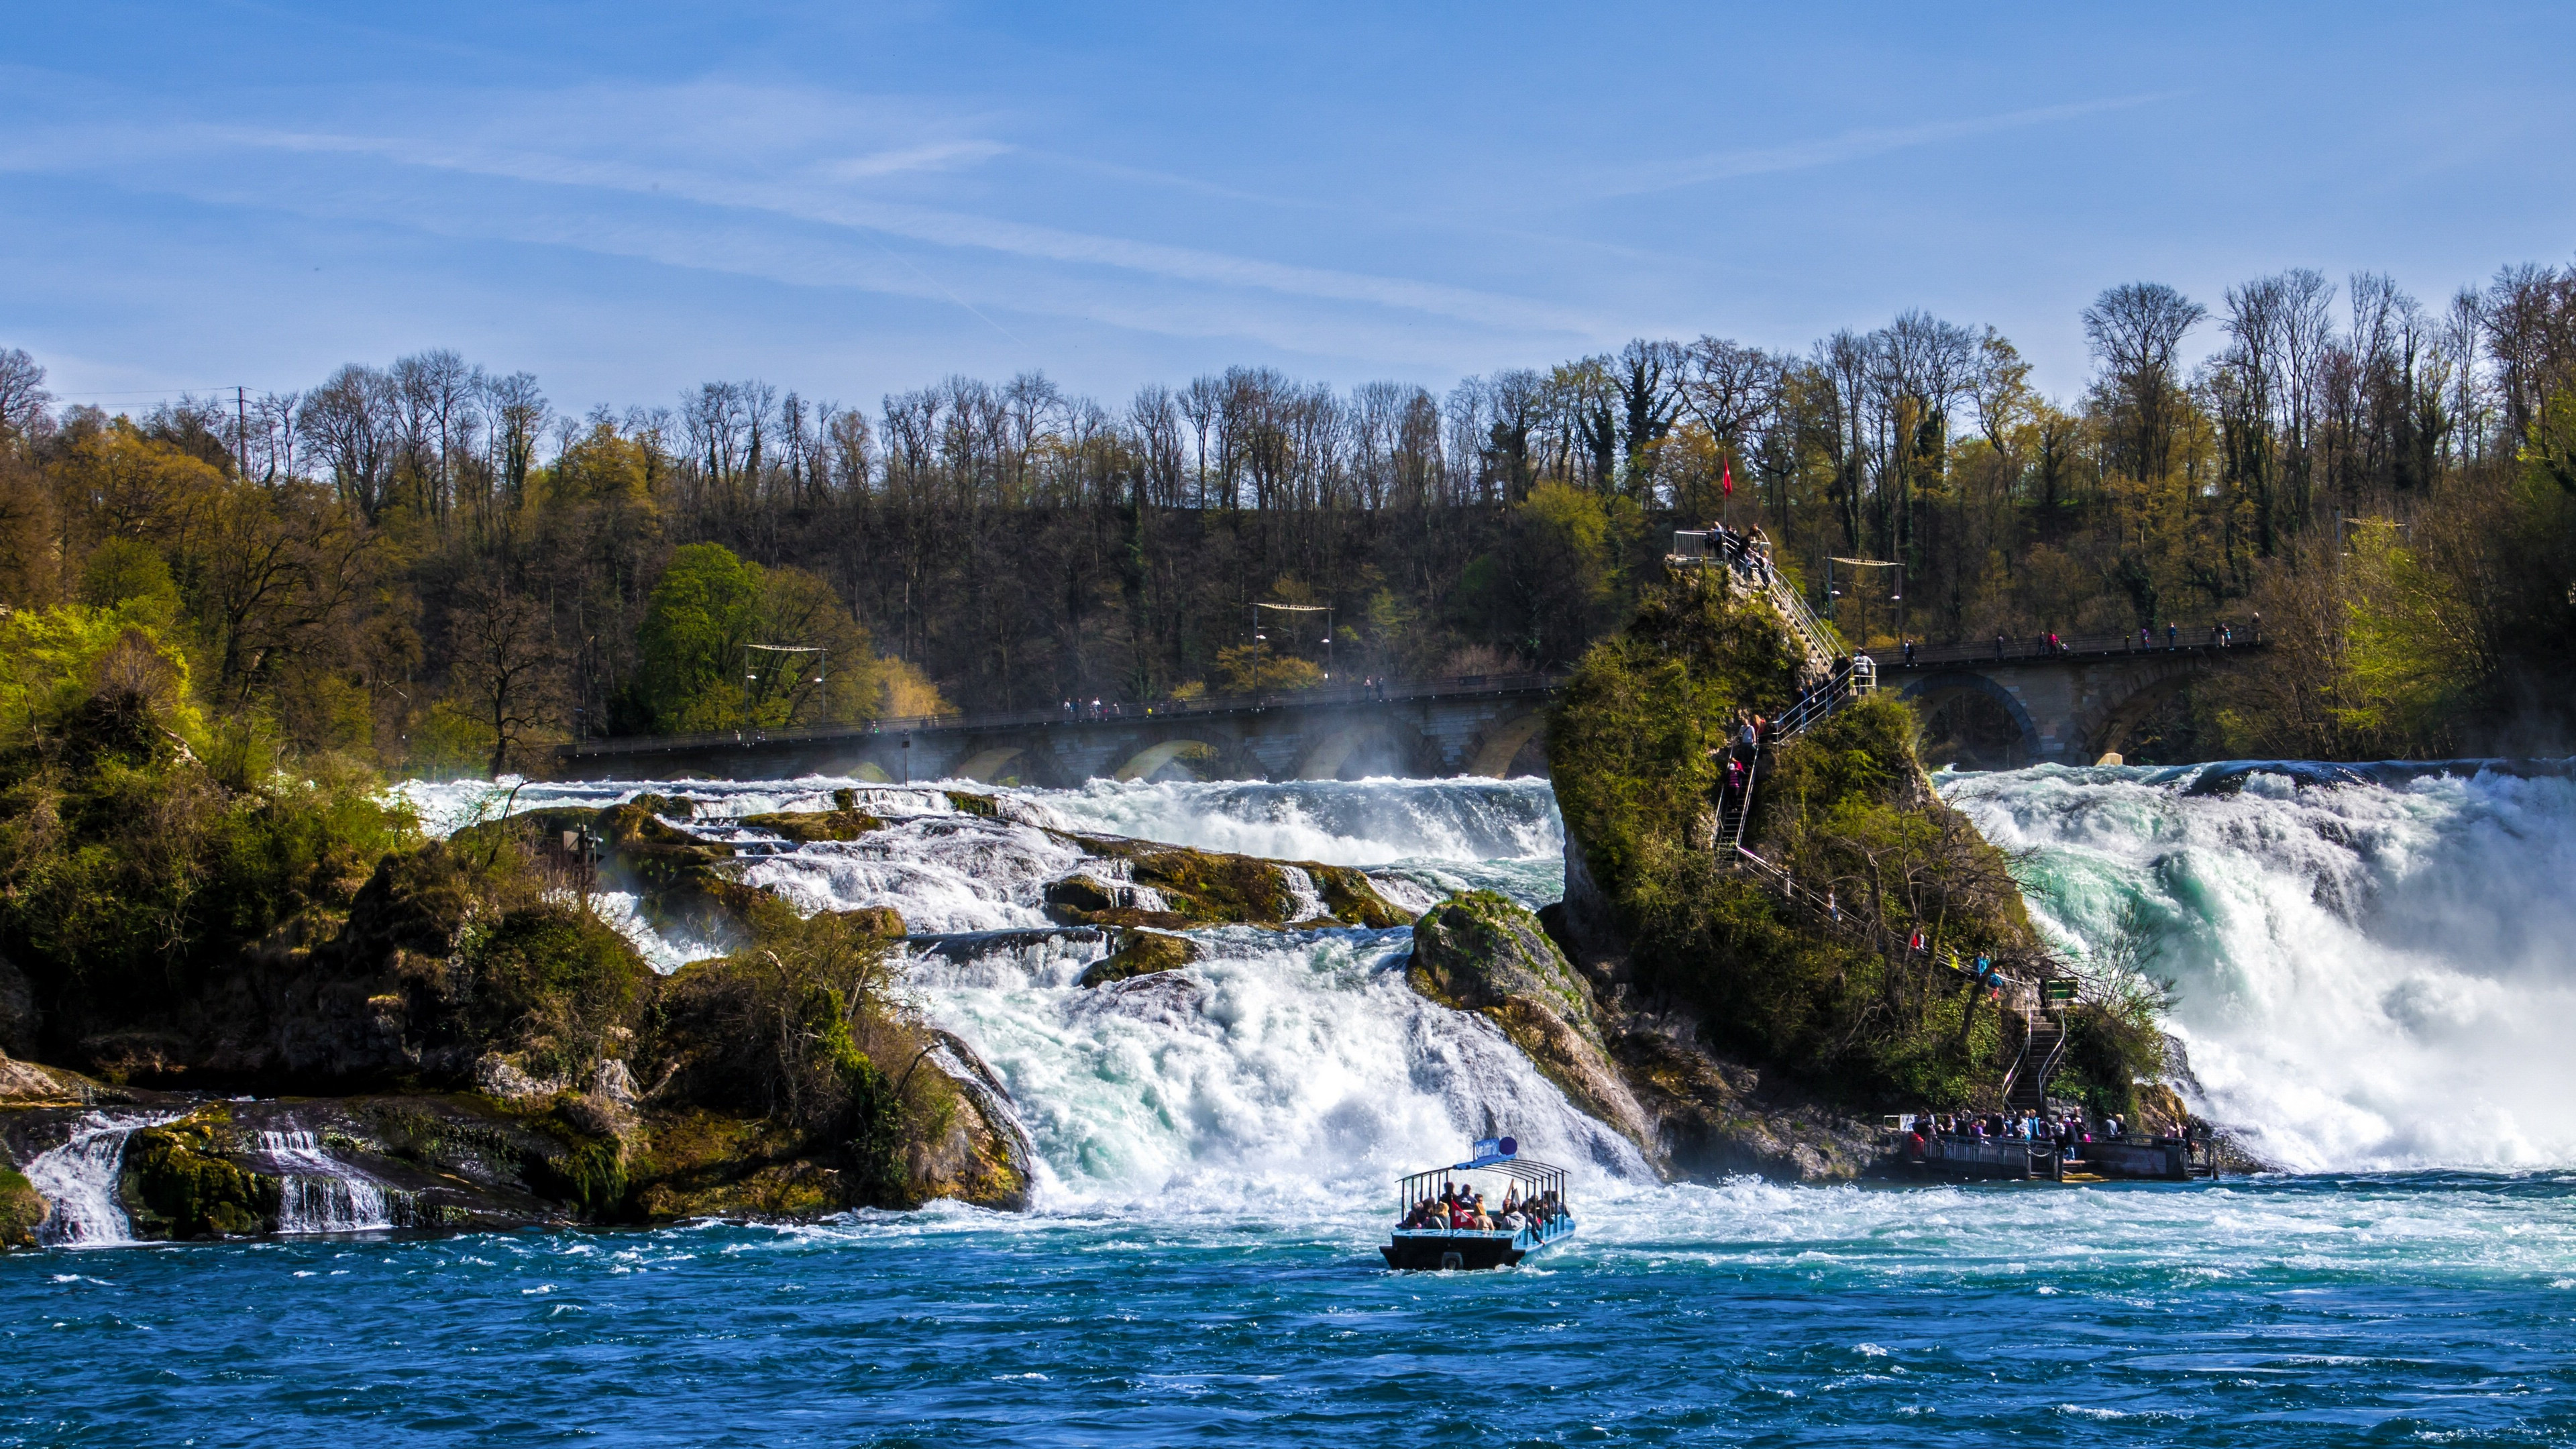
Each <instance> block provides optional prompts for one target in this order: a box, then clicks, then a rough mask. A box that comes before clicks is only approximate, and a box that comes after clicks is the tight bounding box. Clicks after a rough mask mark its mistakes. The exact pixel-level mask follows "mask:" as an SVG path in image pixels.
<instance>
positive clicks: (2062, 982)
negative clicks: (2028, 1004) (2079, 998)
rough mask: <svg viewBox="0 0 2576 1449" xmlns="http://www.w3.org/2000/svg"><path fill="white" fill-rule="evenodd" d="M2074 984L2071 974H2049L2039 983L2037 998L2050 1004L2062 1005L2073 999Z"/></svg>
mask: <svg viewBox="0 0 2576 1449" xmlns="http://www.w3.org/2000/svg"><path fill="white" fill-rule="evenodd" d="M2075 986H2076V981H2075V978H2074V977H2072V976H2051V977H2049V978H2048V979H2047V980H2045V981H2042V982H2041V983H2039V999H2040V1000H2041V1001H2044V1002H2046V1003H2048V1004H2049V1005H2050V1006H2062V1005H2064V1004H2066V1003H2067V1002H2070V1001H2073V1000H2074V999H2075Z"/></svg>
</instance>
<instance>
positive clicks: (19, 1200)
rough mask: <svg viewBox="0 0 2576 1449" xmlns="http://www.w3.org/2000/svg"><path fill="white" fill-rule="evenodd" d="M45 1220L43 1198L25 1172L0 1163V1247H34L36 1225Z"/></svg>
mask: <svg viewBox="0 0 2576 1449" xmlns="http://www.w3.org/2000/svg"><path fill="white" fill-rule="evenodd" d="M44 1220H45V1200H44V1198H43V1197H42V1196H40V1195H39V1194H38V1193H37V1191H36V1185H35V1184H34V1183H32V1182H29V1181H28V1180H27V1178H26V1175H25V1174H23V1173H21V1172H19V1171H18V1170H17V1169H16V1168H14V1167H11V1166H9V1165H8V1164H7V1163H5V1162H0V1249H7V1248H32V1247H34V1246H36V1227H37V1225H38V1224H40V1223H42V1222H43V1221H44Z"/></svg>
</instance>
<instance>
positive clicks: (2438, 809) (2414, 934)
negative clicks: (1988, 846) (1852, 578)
mask: <svg viewBox="0 0 2576 1449" xmlns="http://www.w3.org/2000/svg"><path fill="white" fill-rule="evenodd" d="M2240 781H2241V786H2240V785H2239V782H2240ZM2303 781H2304V782H2305V783H2303ZM1941 785H1942V789H1943V792H1944V793H1945V794H1946V795H1947V796H1948V798H1949V799H1950V800H1951V802H1952V803H1954V804H1956V805H1958V806H1959V807H1960V808H1961V809H1962V810H1964V811H1965V812H1966V813H1967V814H1968V815H1969V817H1970V818H1971V819H1973V820H1975V821H1976V822H1977V824H1978V826H1979V827H1980V828H1981V829H1982V830H1984V832H1985V833H1986V835H1987V836H1988V838H1990V839H1992V840H1993V841H1994V842H1995V843H1996V844H1998V845H2000V846H2003V847H2004V848H2005V849H2007V850H2014V851H2029V852H2032V854H2031V855H2030V857H2029V868H2028V870H2027V872H2026V879H2025V881H2024V884H2025V887H2026V888H2027V890H2028V892H2029V894H2030V897H2031V906H2032V911H2033V915H2034V917H2035V918H2037V919H2038V920H2039V922H2040V924H2041V925H2042V927H2043V929H2046V930H2048V931H2050V932H2051V933H2052V934H2054V935H2056V936H2057V937H2058V938H2059V939H2061V940H2062V941H2065V942H2067V943H2069V944H2070V946H2071V947H2072V949H2073V950H2075V951H2077V952H2079V953H2082V954H2086V955H2089V956H2090V957H2091V958H2092V959H2094V960H2095V961H2097V962H2098V961H2100V960H2101V959H2102V958H2103V957H2104V956H2105V955H2106V954H2107V953H2111V952H2114V951H2116V950H2117V949H2118V948H2119V947H2120V946H2121V945H2122V944H2123V943H2124V939H2125V943H2126V944H2127V945H2128V946H2129V947H2130V948H2131V949H2132V950H2135V951H2137V952H2138V953H2140V954H2141V955H2142V957H2143V959H2144V964H2145V966H2146V969H2148V970H2149V971H2151V972H2152V973H2154V974H2156V975H2159V976H2164V977H2169V978H2171V979H2172V980H2173V981H2174V982H2175V983H2176V998H2175V1002H2174V1007H2173V1011H2172V1016H2171V1025H2172V1029H2173V1032H2174V1034H2175V1035H2176V1036H2177V1037H2178V1038H2179V1039H2181V1040H2182V1041H2183V1042H2184V1043H2185V1045H2186V1046H2187V1048H2188V1051H2189V1056H2190V1065H2191V1067H2192V1069H2193V1070H2194V1072H2195V1073H2196V1074H2197V1077H2198V1080H2199V1084H2200V1086H2199V1090H2200V1093H2201V1095H2202V1096H2203V1098H2204V1102H2205V1108H2206V1111H2207V1112H2208V1114H2209V1115H2210V1116H2211V1117H2213V1118H2214V1119H2216V1120H2218V1121H2221V1122H2224V1123H2227V1124H2230V1125H2232V1126H2235V1127H2237V1128H2238V1129H2240V1130H2242V1131H2244V1132H2246V1133H2247V1134H2249V1135H2250V1136H2251V1138H2252V1139H2253V1141H2254V1143H2255V1144H2256V1145H2257V1147H2258V1148H2259V1149H2260V1150H2261V1151H2263V1152H2264V1153H2265V1154H2266V1155H2268V1156H2269V1157H2271V1158H2272V1159H2273V1160H2275V1161H2277V1162H2279V1163H2281V1164H2282V1165H2284V1166H2287V1167H2291V1168H2296V1169H2302V1170H2318V1169H2385V1168H2417V1167H2436V1166H2468V1167H2508V1168H2515V1167H2534V1166H2545V1165H2556V1164H2564V1163H2567V1162H2570V1161H2576V1112H2571V1110H2570V1106H2569V1104H2570V1103H2571V1101H2576V1052H2570V1051H2569V1050H2568V1048H2567V1043H2568V1042H2569V1041H2570V1040H2571V1033H2576V892H2571V890H2570V886H2571V883H2576V781H2571V780H2570V779H2569V778H2567V777H2566V776H2565V775H2563V774H2538V775H2534V776H2531V777H2527V778H2526V777H2523V776H2520V775H2517V774H2513V773H2507V772H2503V771H2498V770H2484V771H2475V770H2461V771H2459V772H2457V773H2451V774H2434V775H2421V776H2412V777H2410V775H2409V774H2406V773H2401V772H2394V771H2336V770H2319V769H2316V768H2314V767H2272V768H2263V767H2252V768H2249V767H2244V766H2205V767H2197V768H2190V769H2169V770H2158V769H2143V768H2128V769H2120V768H2098V767H2097V768H2091V769H2067V768H2064V767H2059V766H2042V767H2039V768H2036V769H2029V770H2019V771H2013V772H2009V773H2003V774H1977V775H1951V776H1945V777H1943V779H1942V781H1941Z"/></svg>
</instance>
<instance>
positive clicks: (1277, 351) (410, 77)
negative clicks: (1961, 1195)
mask: <svg viewBox="0 0 2576 1449" xmlns="http://www.w3.org/2000/svg"><path fill="white" fill-rule="evenodd" d="M1397 8H1398V7H1387V6H1383V5H1375V6H1366V5H1360V6H1347V7H1341V6H1320V5H1319V6H1260V7H1256V6H1177V5H1175V6H1168V7H1146V6H1107V5H1104V6H1094V7H1073V6H1059V7H1037V6H949V5H931V4H879V5H856V6H853V5H847V4H843V5H834V6H820V5H818V6H811V7H807V6H800V5H792V4H735V5H689V6H677V5H659V4H650V3H632V4H620V5H613V6H612V5H600V6H595V7H566V6H557V7H526V6H517V5H479V4H472V3H465V4H451V5H442V6H434V7H433V6H424V5H408V4H382V5H377V6H373V7H357V6H349V5H345V4H343V5H333V6H321V5H301V4H238V3H226V0H213V3H192V4H189V5H186V6H179V5H132V4H123V3H117V0H92V3H83V4H80V5H54V6H45V7H41V8H39V7H29V8H28V9H27V10H26V11H24V12H22V13H19V14H16V15H14V16H13V17H12V20H11V26H10V44H9V45H8V46H7V48H6V49H5V50H0V217H5V224H0V346H23V347H26V348H27V349H28V350H30V351H31V352H33V353H35V354H36V355H37V357H38V359H39V360H40V361H42V362H44V363H46V364H47V365H48V366H49V367H50V368H51V370H52V379H53V386H54V388H55V390H56V391H57V392H58V393H60V394H62V395H64V396H65V397H67V398H76V399H81V400H95V401H99V402H101V403H104V404H106V405H108V406H110V407H125V406H139V405H144V404H148V402H149V401H150V399H151V396H152V395H153V394H155V393H158V392H165V391H176V390H179V389H199V390H210V389H213V388H216V387H228V386H230V385H231V384H234V383H243V384H247V385H249V386H251V387H254V388H280V389H283V388H294V387H302V386H307V385H309V384H311V383H312V382H314V381H317V380H319V379H320V378H321V377H322V376H323V375H324V374H326V373H327V372H328V371H330V370H331V369H332V368H334V367H336V366H337V365H338V364H340V363H342V362H345V361H370V362H379V363H381V362H385V361H388V360H390V359H391V358H392V357H394V356H395V355H397V354H399V353H402V352H406V351H413V350H418V349H421V348H425V347H434V346H447V347H454V348H456V349H458V350H459V351H461V352H463V353H464V354H465V355H466V356H467V357H469V358H470V359H472V360H474V361H477V362H481V363H483V364H485V365H486V366H489V367H494V368H498V369H501V370H505V371H507V370H516V369H520V368H525V369H528V370H531V371H534V372H535V373H537V374H538V375H539V378H540V379H541V381H542V383H543V384H544V386H545V388H546V390H547V392H548V394H549V395H550V396H551V397H552V398H553V399H554V400H555V402H556V403H557V404H558V406H564V407H568V408H573V409H580V408H585V407H587V406H589V405H591V404H593V403H597V402H603V401H604V402H613V403H618V404H625V403H630V402H647V403H655V402H669V401H671V400H672V399H673V398H674V397H675V396H676V395H677V394H678V392H679V391H680V390H681V389H682V388H684V387H688V386H690V385H692V384H694V383H696V382H698V381H701V380H705V379H710V378H740V377H759V378H763V379H766V380H768V381H771V382H773V383H776V384H779V385H780V386H781V387H793V388H797V389H801V390H802V391H804V392H805V393H806V394H807V395H808V396H811V397H820V398H830V399H838V400H842V401H847V402H856V403H863V404H867V405H870V406H873V405H874V403H875V402H876V400H877V398H878V397H879V396H880V395H881V394H883V393H885V392H887V391H889V390H899V389H903V388H908V387H913V386H917V385H920V384H922V383H925V382H928V381H931V380H933V379H935V378H937V377H939V376H941V375H944V374H946V373H950V372H966V373H973V374H979V375H984V376H990V377H1001V376H1007V375H1008V374H1010V373H1012V372H1015V371H1019V370H1023V369H1031V368H1035V369H1041V370H1044V371H1045V372H1047V373H1048V374H1050V375H1051V376H1053V377H1055V378H1056V379H1057V380H1058V381H1060V382H1062V383H1063V384H1065V385H1066V386H1067V387H1069V388H1072V389H1075V390H1078V391H1083V392H1088V393H1091V394H1094V395H1096V396H1099V397H1101V398H1102V399H1104V400H1105V401H1108V402H1111V403H1112V404H1115V403H1116V402H1118V401H1120V400H1123V399H1124V398H1125V397H1126V396H1127V395H1128V394H1129V393H1130V392H1132V390H1133V389H1134V388H1135V387H1136V386H1137V385H1138V384H1140V383H1143V382H1147V381H1154V380H1168V381H1178V380H1184V379H1186V378H1187V377H1188V376H1189V375H1191V374H1193V373H1196V372H1201V371H1208V370H1214V369H1218V368H1222V367H1224V366H1226V365H1228V364H1231V363H1238V362H1240V363H1252V364H1267V365H1271V366H1276V367H1279V368H1282V369H1284V370H1286V371H1288V372H1290V373H1292V374H1294V375H1298V376H1301V377H1309V378H1320V379H1325V380H1329V381H1331V382H1334V383H1337V384H1342V385H1348V384H1352V383H1357V382H1361V381H1366V380H1368V379H1371V378H1378V377H1392V378H1398V379H1403V380H1408V381H1417V382H1421V383H1425V384H1428V385H1430V386H1433V387H1435V388H1445V387H1446V386H1447V385H1448V384H1449V383H1451V382H1453V381H1454V380H1456V379H1457V378H1458V377H1460V376H1462V375H1464V374H1467V373H1474V372H1490V371H1493V370H1496V369H1499V368H1505V367H1513V366H1544V365H1546V364H1548V363H1550V362H1552V361H1556V360H1560V359H1563V358H1567V357H1571V356H1576V355H1580V354H1582V353H1585V352H1588V351H1593V350H1598V349H1603V348H1611V347H1616V346H1617V345H1618V344H1620V343H1621V342H1623V341H1625V340H1626V339H1628V338H1630V337H1633V336H1639V335H1649V336H1675V337H1690V336H1696V335H1698V334H1700V333H1703V332H1713V333H1717V334H1719V335H1722V336H1730V337H1734V338H1737V339H1738V340H1741V341H1746V342H1754V343H1760V344H1762V345H1766V346H1773V347H1791V348H1803V347H1805V346H1806V345H1807V344H1808V343H1810V342H1811V341H1813V340H1814V339H1815V338H1817V337H1819V336H1821V335H1823V334H1825V333H1827V332H1829V331H1831V330H1833V329H1834V328H1836V327H1841V326H1853V327H1861V328H1867V327H1871V326H1876V325H1879V324H1881V323H1883V322H1885V321H1886V320H1887V319H1888V318H1889V317H1891V316H1893V315H1894V314H1895V313H1896V312H1897V311H1899V310H1901V309H1903V308H1906V307H1915V306H1919V307H1925V308H1929V309H1930V310H1932V311H1934V312H1936V313H1938V314H1940V315H1942V316H1945V317H1950V318H1954V319H1957V320H1960V321H1965V322H1971V323H1987V322H1991V323H1993V324H1995V325H1997V326H1999V327H2001V328H2002V329H2003V330H2004V331H2005V332H2006V333H2007V334H2008V335H2010V336H2011V337H2013V338H2014V339H2015V340H2016V341H2017V342H2019V343H2020V344H2021V346H2022V347H2023V349H2024V351H2025V352H2026V353H2027V354H2029V355H2030V356H2031V357H2032V358H2033V360H2034V361H2035V362H2036V363H2037V364H2038V366H2039V379H2040V381H2041V382H2042V383H2043V385H2045V386H2046V387H2047V388H2048V389H2049V390H2051V391H2053V392H2056V393H2059V394H2067V393H2071V392H2073V391H2074V390H2076V389H2077V388H2079V387H2080V386H2081V385H2082V383H2083V380H2084V377H2085V372H2086V359H2085V357H2084V353H2083V344H2082V336H2081V332H2080V329H2079V327H2078V325H2077V321H2076V314H2077V313H2078V311H2079V310H2080V309H2081V308H2082V307H2083V305H2084V303H2085V302H2086V301H2087V300H2088V299H2089V298H2090V297H2092V296H2093V295H2094V294H2095V293H2096V292H2098V291H2099V290H2100V289H2102V288H2103V287H2105V286H2108V285H2111V284H2114V283H2118V282H2124V281H2132V280H2138V279H2152V280H2158V281H2164V282H2168V283H2171V284H2173V285H2175V286H2178V287H2180V288H2182V289H2183V290H2184V291H2185V292H2187V293H2189V294H2190V295H2192V296H2194V297H2196V298H2198V299H2200V300H2202V301H2204V302H2208V303H2212V304H2215V303H2216V302H2217V301H2218V298H2219V294H2220V292H2221V291H2222V290H2223V289H2224V288H2225V287H2226V286H2227V285H2228V284H2230V283H2232V282H2237V281H2241V280H2244V279H2245V278H2247V277H2250V276H2254V275H2258V274H2260V273H2263V272H2267V271H2271V270H2275V269H2278V268H2281V267H2284V266H2293V265H2302V266H2314V267H2317V268H2320V269H2321V270H2323V271H2325V272H2326V273H2327V274H2328V275H2329V276H2332V277H2336V278H2338V279H2339V278H2341V277H2342V276H2343V275H2344V274H2345V273H2347V272H2350V271H2352V270H2354V269H2357V268H2369V269H2374V270H2384V271H2388V272H2391V273H2393V274H2394V275H2395V276H2396V278H2397V279H2398V281H2399V282H2400V283H2401V284H2402V285H2404V286H2405V287H2407V288H2409V289H2410V290H2412V291H2414V292H2415V293H2416V294H2417V295H2418V296H2420V297H2421V298H2423V300H2425V301H2426V302H2427V303H2428V304H2433V305H2438V304H2440V303H2441V302H2442V301H2444V300H2445V299H2446V298H2447V296H2448V294H2449V293H2450V292H2451V291H2452V290H2453V289H2454V288H2456V287H2458V286H2459V285H2461V284H2463V283H2477V282H2482V281H2484V280H2485V279H2486V278H2487V277H2488V276H2489V275H2491V274H2492V273H2493V271H2494V270H2495V268H2496V267H2497V266H2498V265H2499V264H2502V263H2505V262H2512V261H2524V260H2534V261H2544V262H2551V263H2560V262H2565V261H2567V260H2569V259H2570V257H2571V255H2576V174H2571V173H2576V145H2571V144H2570V143H2571V141H2576V105H2571V104H2570V101H2571V99H2576V97H2571V94H2570V89H2571V88H2570V84H2569V82H2568V80H2567V78H2566V77H2567V71H2566V66H2565V62H2566V57H2567V56H2568V55H2569V54H2571V53H2576V44H2571V42H2576V9H2570V8H2569V7H2565V6H2557V7H2544V6H2539V5H2477V4H2455V5H2447V6H2441V7H2433V6H2408V7H2397V6H2374V5H2352V4H2346V5H2335V6H2327V5H2314V6H2286V5H2284V6H2260V7H2257V6H2219V5H2165V6H2157V7H2111V6H2100V5H2065V4H2054V5H2027V6H2009V5H1988V6H1920V5H1896V4H1885V3H1879V4H1831V3H1827V4H1810V5H1804V6H1798V7H1761V8H1753V7H1733V6H1723V5H1695V6H1676V7H1670V8H1657V7H1626V8H1614V7H1608V6H1598V5H1585V6H1576V5H1556V6H1546V7H1539V6H1510V5H1496V4H1480V5H1456V6H1431V5H1419V6H1411V7H1402V8H1401V13H1390V12H1393V11H1395V10H1397ZM2149 9H2152V10H2153V12H2154V13H2153V14H2152V15H2149V14H2146V13H2143V12H2145V11H2147V10H2149ZM2133 11H2134V12H2138V13H2132V12H2133ZM353 16H364V18H363V19H352V18H350V17H353ZM2211 340H2212V339H2211V335H2210V334H2209V333H2208V332H2207V331H2204V333H2203V334H2202V336H2201V337H2199V338H2198V339H2196V341H2197V342H2199V343H2202V344H2207V343H2208V342H2209V341H2211Z"/></svg>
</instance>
